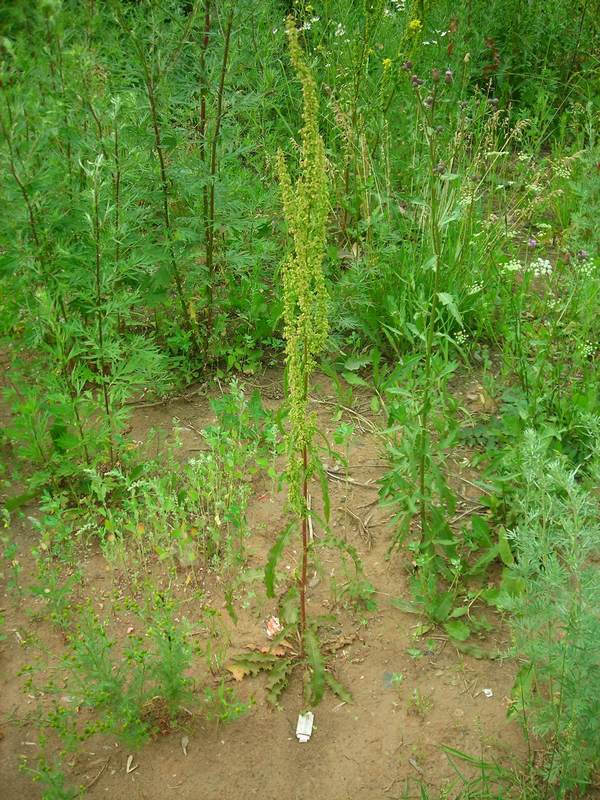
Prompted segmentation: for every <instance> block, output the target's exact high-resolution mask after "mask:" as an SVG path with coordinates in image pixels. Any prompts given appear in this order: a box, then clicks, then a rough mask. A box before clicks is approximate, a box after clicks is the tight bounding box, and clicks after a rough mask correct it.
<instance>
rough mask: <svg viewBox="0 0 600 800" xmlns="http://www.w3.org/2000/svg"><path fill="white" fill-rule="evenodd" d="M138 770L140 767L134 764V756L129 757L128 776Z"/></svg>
mask: <svg viewBox="0 0 600 800" xmlns="http://www.w3.org/2000/svg"><path fill="white" fill-rule="evenodd" d="M137 768H138V765H137V764H134V763H133V756H127V766H126V767H125V769H126V771H127V774H128V775H129V773H130V772H133V771H134V770H136V769H137Z"/></svg>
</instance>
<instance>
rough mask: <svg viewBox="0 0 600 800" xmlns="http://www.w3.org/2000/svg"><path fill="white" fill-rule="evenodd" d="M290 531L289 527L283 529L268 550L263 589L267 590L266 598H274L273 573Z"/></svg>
mask: <svg viewBox="0 0 600 800" xmlns="http://www.w3.org/2000/svg"><path fill="white" fill-rule="evenodd" d="M291 529H292V528H291V525H288V526H287V527H285V528H284V529H283V530H282V531H281V533H280V534H279V536H278V537H277V539H276V540H275V544H274V545H273V547H271V549H270V550H269V555H268V557H267V563H266V564H265V589H266V590H267V597H275V572H276V570H277V562H278V561H279V559H280V558H281V554H282V552H283V548H284V547H285V544H286V542H287V540H288V537H289V535H290V531H291Z"/></svg>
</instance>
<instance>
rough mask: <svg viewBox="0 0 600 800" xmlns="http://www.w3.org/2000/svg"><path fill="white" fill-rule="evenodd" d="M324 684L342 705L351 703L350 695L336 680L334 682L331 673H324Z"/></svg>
mask: <svg viewBox="0 0 600 800" xmlns="http://www.w3.org/2000/svg"><path fill="white" fill-rule="evenodd" d="M325 682H326V684H327V686H329V688H330V689H331V691H332V692H333V693H334V694H335V695H336V696H337V697H339V698H340V700H343V701H344V703H351V702H352V695H351V694H350V692H349V691H348V689H346V687H345V686H343V685H342V684H341V683H340V682H339V681H338V680H336V679H335V678H334V677H333V675H332V674H331V672H327V670H326V671H325Z"/></svg>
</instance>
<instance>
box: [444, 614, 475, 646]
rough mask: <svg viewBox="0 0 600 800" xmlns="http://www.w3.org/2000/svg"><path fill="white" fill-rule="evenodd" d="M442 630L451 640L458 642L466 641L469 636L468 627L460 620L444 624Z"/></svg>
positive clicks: (469, 630)
mask: <svg viewBox="0 0 600 800" xmlns="http://www.w3.org/2000/svg"><path fill="white" fill-rule="evenodd" d="M444 629H445V631H446V633H447V634H448V636H451V637H452V638H453V639H458V641H459V642H464V641H466V640H467V639H468V638H469V636H470V635H471V629H470V628H469V626H468V625H467V624H466V622H462V620H460V619H455V620H448V622H444Z"/></svg>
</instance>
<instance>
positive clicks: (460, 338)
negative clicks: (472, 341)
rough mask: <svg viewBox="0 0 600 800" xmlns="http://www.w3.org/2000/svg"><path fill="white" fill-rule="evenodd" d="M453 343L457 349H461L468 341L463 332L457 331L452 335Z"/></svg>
mask: <svg viewBox="0 0 600 800" xmlns="http://www.w3.org/2000/svg"><path fill="white" fill-rule="evenodd" d="M454 341H455V342H456V344H457V345H458V346H459V347H461V346H462V345H464V344H466V343H467V342H468V341H469V337H468V336H467V334H466V333H465V332H464V331H458V332H457V333H455V334H454Z"/></svg>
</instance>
